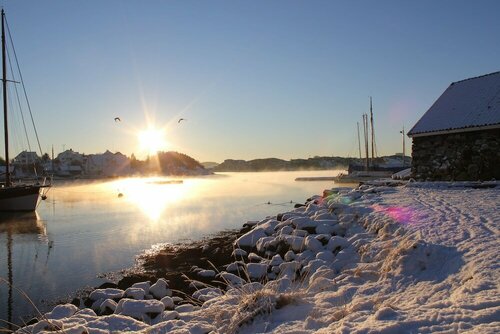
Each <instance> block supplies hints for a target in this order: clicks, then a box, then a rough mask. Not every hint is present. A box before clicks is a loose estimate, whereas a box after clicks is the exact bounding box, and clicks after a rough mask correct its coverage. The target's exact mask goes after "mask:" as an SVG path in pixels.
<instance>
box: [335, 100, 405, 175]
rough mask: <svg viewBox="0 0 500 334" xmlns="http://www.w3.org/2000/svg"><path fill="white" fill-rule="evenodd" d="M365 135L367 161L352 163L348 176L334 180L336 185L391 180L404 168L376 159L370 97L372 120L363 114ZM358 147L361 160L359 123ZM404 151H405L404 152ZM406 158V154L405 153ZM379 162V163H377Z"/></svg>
mask: <svg viewBox="0 0 500 334" xmlns="http://www.w3.org/2000/svg"><path fill="white" fill-rule="evenodd" d="M363 133H364V144H365V152H366V153H365V161H364V163H363V164H361V163H351V164H349V168H348V171H347V172H348V174H347V175H346V174H340V175H339V176H337V177H335V178H334V181H335V182H336V183H358V182H364V181H372V180H376V179H381V178H389V177H391V175H392V174H394V173H396V172H399V171H401V170H403V169H405V167H404V160H403V164H402V165H401V164H400V162H399V161H396V162H394V161H383V160H382V161H380V158H376V154H375V151H376V149H375V146H376V145H375V129H374V126H373V107H372V98H371V97H370V119H368V114H363ZM370 134H371V158H370V154H369V141H370V138H369V137H370ZM358 147H359V160H362V158H361V141H360V138H359V123H358ZM403 151H404V150H403ZM403 158H404V153H403ZM377 160H379V161H377Z"/></svg>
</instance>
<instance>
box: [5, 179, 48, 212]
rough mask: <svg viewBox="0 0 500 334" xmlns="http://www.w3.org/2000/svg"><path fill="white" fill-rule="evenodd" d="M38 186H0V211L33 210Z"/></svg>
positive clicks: (38, 189)
mask: <svg viewBox="0 0 500 334" xmlns="http://www.w3.org/2000/svg"><path fill="white" fill-rule="evenodd" d="M40 188H41V186H38V185H32V186H19V187H5V188H0V211H2V212H6V211H9V212H10V211H35V209H36V207H37V206H38V203H39V201H40Z"/></svg>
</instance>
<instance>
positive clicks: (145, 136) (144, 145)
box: [138, 128, 168, 155]
mask: <svg viewBox="0 0 500 334" xmlns="http://www.w3.org/2000/svg"><path fill="white" fill-rule="evenodd" d="M138 138H139V145H140V148H141V150H142V151H144V152H147V153H148V154H150V155H154V154H156V153H157V152H158V151H161V150H165V149H166V147H167V146H168V145H167V141H166V140H165V131H164V130H158V129H155V128H149V129H147V130H144V131H141V132H139V134H138Z"/></svg>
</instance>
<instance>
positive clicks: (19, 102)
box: [7, 50, 31, 152]
mask: <svg viewBox="0 0 500 334" xmlns="http://www.w3.org/2000/svg"><path fill="white" fill-rule="evenodd" d="M7 59H8V60H9V67H10V72H11V73H12V80H14V81H16V76H15V74H14V70H13V69H12V62H11V57H10V52H9V50H7ZM14 88H15V90H16V98H17V104H18V106H19V112H20V113H21V119H22V121H23V128H24V134H25V135H26V141H27V142H28V149H29V151H30V152H31V144H30V139H29V136H28V130H27V129H26V122H25V121H24V113H23V108H22V106H21V99H20V98H19V92H18V90H17V86H16V85H15V84H14Z"/></svg>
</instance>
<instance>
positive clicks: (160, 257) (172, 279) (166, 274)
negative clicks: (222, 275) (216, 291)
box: [117, 228, 248, 296]
mask: <svg viewBox="0 0 500 334" xmlns="http://www.w3.org/2000/svg"><path fill="white" fill-rule="evenodd" d="M247 231H248V228H244V229H242V230H229V231H223V232H219V233H218V234H216V235H214V236H211V237H207V238H204V239H202V240H198V241H192V242H189V243H179V244H168V245H165V246H163V248H162V249H160V250H159V251H156V252H153V253H145V254H142V255H140V256H139V259H138V260H139V263H140V265H139V267H140V271H139V272H137V271H134V272H129V273H126V274H125V275H124V277H123V278H122V279H121V280H119V281H118V283H117V287H118V288H120V289H126V288H128V287H130V286H131V285H132V284H134V283H137V282H142V281H148V280H149V281H156V280H157V279H159V278H165V279H167V280H168V281H169V287H170V289H172V290H173V291H174V292H175V291H179V292H180V295H181V296H182V295H183V294H187V295H191V294H192V293H193V292H194V291H195V290H196V288H195V287H194V286H193V285H190V283H191V281H199V282H202V283H206V284H210V285H214V282H213V278H203V277H200V276H198V275H196V273H195V272H194V271H193V270H192V269H193V268H196V267H197V268H208V269H213V268H212V266H214V267H215V269H216V270H218V271H222V270H223V269H224V268H223V267H224V266H225V265H227V264H228V263H231V261H233V259H231V253H232V252H233V244H234V241H235V240H236V239H237V238H238V237H240V236H241V235H243V234H244V233H246V232H247Z"/></svg>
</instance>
